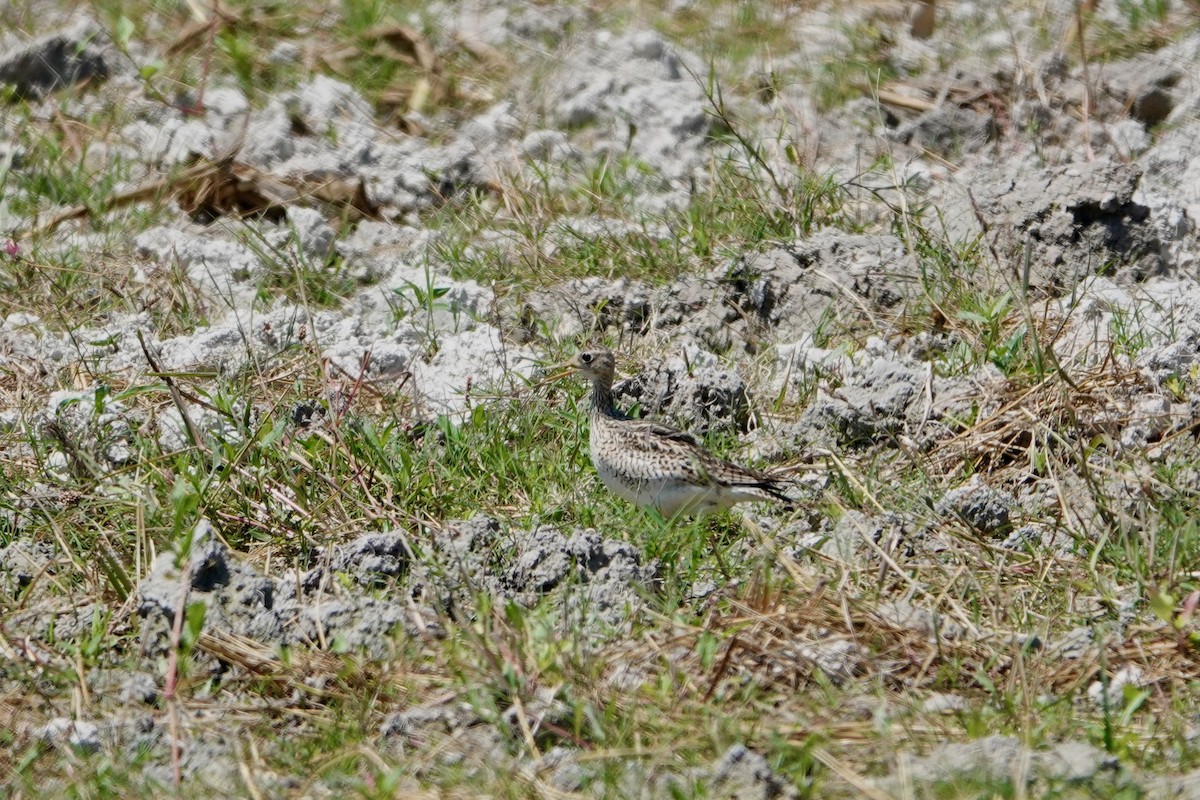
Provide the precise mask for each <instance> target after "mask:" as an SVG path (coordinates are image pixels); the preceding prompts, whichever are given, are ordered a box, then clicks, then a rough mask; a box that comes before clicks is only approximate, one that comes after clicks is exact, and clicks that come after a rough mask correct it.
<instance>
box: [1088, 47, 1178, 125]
mask: <svg viewBox="0 0 1200 800" xmlns="http://www.w3.org/2000/svg"><path fill="white" fill-rule="evenodd" d="M1184 77H1185V73H1184V70H1183V67H1182V66H1181V65H1179V64H1173V63H1164V62H1163V61H1161V60H1160V58H1159V57H1158V55H1157V54H1148V55H1144V56H1139V57H1135V58H1131V59H1129V60H1127V61H1116V62H1109V63H1107V64H1105V65H1104V67H1103V73H1102V76H1101V83H1102V86H1103V90H1104V91H1106V92H1108V93H1109V94H1110V95H1111V96H1112V98H1113V100H1114V101H1115V102H1116V104H1117V105H1119V106H1120V107H1121V108H1126V109H1128V110H1129V115H1130V116H1131V117H1133V118H1134V119H1135V120H1137V121H1138V122H1141V123H1142V124H1143V125H1146V126H1150V125H1157V124H1159V123H1160V122H1162V121H1164V120H1165V119H1166V118H1167V117H1168V116H1170V114H1171V112H1172V111H1173V110H1174V109H1175V105H1176V103H1177V102H1178V100H1179V97H1178V92H1179V90H1180V88H1181V86H1180V84H1181V82H1182V81H1183V80H1184Z"/></svg>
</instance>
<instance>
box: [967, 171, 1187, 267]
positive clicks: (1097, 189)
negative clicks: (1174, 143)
mask: <svg viewBox="0 0 1200 800" xmlns="http://www.w3.org/2000/svg"><path fill="white" fill-rule="evenodd" d="M1141 177H1142V171H1141V170H1140V169H1138V168H1137V167H1134V166H1131V165H1128V164H1117V163H1111V162H1104V161H1097V162H1095V163H1092V164H1069V165H1066V166H1062V167H1051V168H1048V169H1043V170H1041V171H1039V172H1036V173H1030V174H1023V175H1020V174H1019V175H1017V176H1016V177H1013V176H1011V175H1009V174H1000V175H995V174H991V175H989V173H987V172H984V173H983V174H976V175H973V176H972V181H971V182H972V188H973V194H974V197H975V201H976V203H977V205H978V207H979V210H980V213H981V214H982V216H983V218H984V219H985V220H986V221H987V223H988V225H989V226H990V228H991V230H990V232H989V234H988V238H989V239H990V240H993V241H995V243H996V247H997V249H998V251H999V252H1000V253H1001V254H1002V256H1006V257H1008V258H1010V259H1011V260H1012V263H1014V264H1022V263H1024V257H1023V252H1024V248H1025V247H1026V246H1029V247H1030V248H1031V249H1032V252H1031V265H1032V266H1031V271H1030V279H1029V280H1030V284H1032V285H1034V286H1039V287H1046V288H1050V289H1054V290H1062V289H1069V288H1071V287H1074V286H1076V285H1077V284H1078V283H1079V282H1080V281H1081V280H1083V279H1084V278H1085V277H1087V276H1090V275H1094V274H1098V273H1102V272H1105V271H1108V272H1110V273H1112V274H1114V275H1115V276H1116V278H1117V280H1118V281H1123V282H1133V281H1141V280H1145V279H1147V278H1149V277H1151V276H1154V275H1161V274H1164V272H1165V269H1166V263H1165V262H1164V258H1163V255H1162V250H1163V241H1162V238H1161V236H1160V234H1159V232H1158V230H1157V228H1156V227H1155V225H1154V223H1153V222H1152V221H1151V209H1150V208H1149V207H1147V206H1146V205H1143V204H1142V203H1140V202H1138V201H1137V200H1136V199H1135V193H1136V190H1137V188H1138V183H1139V181H1140V180H1141ZM967 207H969V206H967ZM967 218H968V217H967V214H966V212H965V211H964V213H963V214H962V215H960V217H959V219H960V220H963V219H967ZM969 219H970V223H969V225H968V226H967V228H966V229H963V230H961V231H960V230H957V229H956V230H953V231H952V235H955V236H960V235H966V236H969V235H971V234H970V233H969V231H971V230H972V229H977V223H976V222H975V221H974V218H973V217H970V218H969Z"/></svg>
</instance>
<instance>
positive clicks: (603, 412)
mask: <svg viewBox="0 0 1200 800" xmlns="http://www.w3.org/2000/svg"><path fill="white" fill-rule="evenodd" d="M563 366H565V367H567V368H568V369H569V370H570V371H573V372H576V373H578V374H579V375H581V376H583V377H584V378H586V379H588V380H590V381H591V382H592V394H591V401H590V405H589V409H588V449H589V450H590V451H591V453H590V455H591V459H592V464H593V465H594V466H595V467H596V471H597V472H598V473H599V474H600V480H601V481H602V482H603V483H604V485H605V486H607V487H608V488H609V490H611V491H612V492H613V493H614V494H616V495H617V496H618V497H621V498H623V499H624V500H628V501H629V502H631V503H633V504H634V505H637V506H641V507H643V508H654V509H656V510H657V511H658V512H659V513H660V514H662V515H663V516H664V517H667V518H674V517H676V516H696V515H699V514H703V513H706V512H709V511H715V510H718V509H724V508H729V507H731V506H733V505H736V504H737V503H745V502H751V501H759V500H766V501H774V502H782V503H787V504H789V505H790V504H791V500H790V498H789V497H788V496H787V495H786V494H784V491H783V487H784V485H785V484H786V481H785V479H783V478H780V477H778V476H776V475H771V474H768V473H765V472H759V471H758V470H754V469H750V468H749V467H743V466H739V465H738V464H734V463H733V462H731V461H726V460H724V459H722V458H719V457H717V456H715V455H713V454H712V453H711V452H709V451H708V450H706V449H705V448H704V446H703V445H701V444H700V442H699V441H698V440H697V439H696V437H695V436H693V435H691V434H690V433H687V432H685V431H681V430H678V429H677V428H672V427H670V426H669V425H662V424H660V423H657V422H653V421H650V420H645V419H634V418H632V417H629V416H628V415H626V414H624V413H622V412H621V411H619V410H618V409H617V408H616V407H615V405H614V404H613V391H612V384H613V377H614V376H615V374H616V359H615V358H614V357H613V354H612V351H611V350H608V349H606V348H603V347H592V348H587V349H584V350H581V351H580V352H579V353H577V354H576V355H575V358H574V359H572V360H570V361H568V362H567V363H566V364H564V365H563ZM563 374H566V373H563Z"/></svg>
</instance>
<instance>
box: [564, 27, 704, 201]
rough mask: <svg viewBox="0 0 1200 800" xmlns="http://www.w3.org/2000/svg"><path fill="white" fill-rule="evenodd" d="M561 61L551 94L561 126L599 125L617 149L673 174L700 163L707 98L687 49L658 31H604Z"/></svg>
mask: <svg viewBox="0 0 1200 800" xmlns="http://www.w3.org/2000/svg"><path fill="white" fill-rule="evenodd" d="M561 63H562V64H563V68H562V69H561V70H560V71H559V72H558V73H557V74H556V75H554V76H552V77H551V78H550V80H549V81H548V82H547V86H548V92H547V97H546V100H545V105H546V107H547V109H548V110H549V113H550V115H551V118H552V119H554V120H555V122H556V123H557V124H558V125H559V126H562V127H571V128H578V127H580V126H584V125H597V126H600V127H601V128H602V131H601V134H600V135H602V136H607V137H609V138H610V139H611V140H612V144H613V146H614V149H615V150H618V151H620V150H625V149H626V147H627V148H628V149H629V150H631V151H632V152H633V153H634V154H635V155H636V156H638V157H639V158H641V159H642V160H643V161H645V162H647V163H648V164H649V165H651V166H652V167H654V168H655V169H656V170H659V171H660V172H663V173H664V174H666V175H668V176H674V177H682V176H684V175H686V174H687V173H688V172H689V171H690V170H691V168H692V167H693V166H694V165H695V164H696V163H698V160H699V158H700V153H701V151H702V150H701V149H702V146H703V144H704V142H703V137H704V135H705V133H707V131H708V127H709V118H708V116H707V115H706V114H705V100H704V97H703V94H702V93H701V91H700V85H699V83H698V82H697V81H696V80H695V79H694V78H693V77H692V75H691V74H689V72H688V70H687V69H686V68H685V66H684V57H682V56H680V54H679V53H678V52H677V51H676V50H675V48H673V47H672V46H671V45H669V44H668V43H667V42H666V41H665V40H664V39H663V38H662V37H661V36H659V35H658V34H657V33H654V32H651V31H637V32H633V33H629V34H626V35H624V36H619V37H618V36H614V35H612V34H611V33H608V32H607V31H602V32H600V33H598V34H595V35H594V36H593V37H591V38H590V39H589V40H588V41H586V42H583V43H582V44H580V45H579V46H577V47H575V48H572V49H571V50H569V51H568V52H567V53H564V54H563V55H562V57H561ZM696 74H701V72H700V71H696Z"/></svg>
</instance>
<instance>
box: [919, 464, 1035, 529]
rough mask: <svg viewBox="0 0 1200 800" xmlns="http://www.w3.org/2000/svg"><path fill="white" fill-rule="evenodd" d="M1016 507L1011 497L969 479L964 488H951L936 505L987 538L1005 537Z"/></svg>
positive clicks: (974, 478)
mask: <svg viewBox="0 0 1200 800" xmlns="http://www.w3.org/2000/svg"><path fill="white" fill-rule="evenodd" d="M1015 507H1016V499H1015V498H1013V497H1012V495H1009V494H1006V493H1004V492H1001V491H998V490H996V489H993V488H992V487H991V486H988V485H986V484H984V483H980V482H979V480H978V476H977V475H976V476H972V479H971V482H970V483H968V484H967V485H965V486H960V487H958V488H956V489H951V490H950V491H948V492H946V493H945V494H944V495H942V498H941V499H940V500H939V501H938V502H937V505H936V510H937V512H938V513H939V514H942V515H943V516H953V517H957V518H959V519H961V520H962V521H964V522H966V523H967V524H968V525H970V526H971V527H972V528H974V529H975V530H976V531H978V532H979V533H982V534H985V535H987V536H1004V535H1006V534H1007V533H1008V532H1009V531H1010V530H1011V529H1012V519H1011V514H1012V511H1013V509H1014V508H1015Z"/></svg>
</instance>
